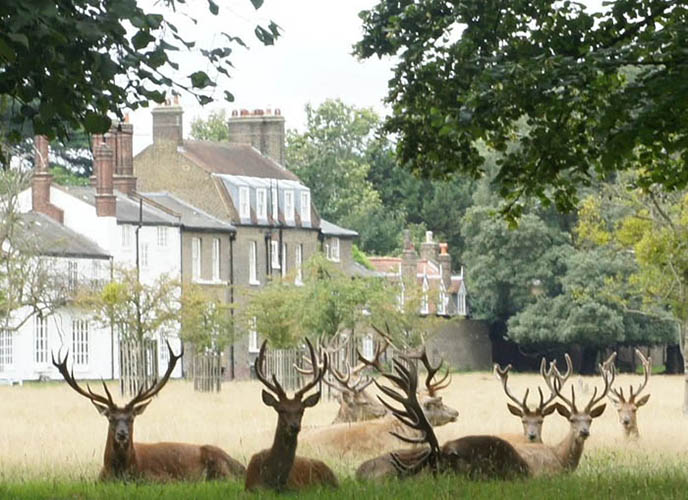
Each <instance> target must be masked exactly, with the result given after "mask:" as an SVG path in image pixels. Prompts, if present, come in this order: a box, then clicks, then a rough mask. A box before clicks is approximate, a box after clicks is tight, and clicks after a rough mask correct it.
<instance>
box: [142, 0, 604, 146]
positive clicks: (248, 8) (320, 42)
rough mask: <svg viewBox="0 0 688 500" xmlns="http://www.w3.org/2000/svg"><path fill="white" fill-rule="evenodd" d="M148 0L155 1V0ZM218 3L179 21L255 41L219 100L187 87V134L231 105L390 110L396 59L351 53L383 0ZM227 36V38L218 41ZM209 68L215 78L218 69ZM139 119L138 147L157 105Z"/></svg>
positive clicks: (192, 60)
mask: <svg viewBox="0 0 688 500" xmlns="http://www.w3.org/2000/svg"><path fill="white" fill-rule="evenodd" d="M140 1H142V3H149V4H150V3H152V2H153V1H154V0H140ZM601 2H602V0H583V2H582V3H585V4H587V5H589V6H591V7H593V8H594V9H596V10H598V9H600V8H601ZM217 3H218V5H220V12H219V15H218V16H212V15H210V14H209V13H208V11H207V8H206V4H205V2H198V5H199V6H201V5H202V9H200V8H199V9H198V10H199V12H197V13H196V15H197V16H198V17H199V20H200V22H199V24H198V25H197V26H195V27H194V26H192V25H190V23H185V20H184V19H181V18H179V19H178V18H175V19H171V21H172V22H173V23H174V24H176V25H177V27H178V28H180V29H182V28H183V29H184V30H185V31H186V33H187V34H188V33H194V31H193V30H195V32H196V33H197V36H198V37H199V42H200V44H202V45H204V46H206V47H207V46H208V45H211V46H212V42H213V41H214V39H213V34H214V33H220V32H221V31H226V32H229V33H230V34H233V35H234V34H239V35H240V36H241V37H242V38H243V40H244V41H245V42H246V43H247V44H248V45H249V46H250V49H249V50H245V49H242V48H241V47H237V48H236V49H235V51H234V53H233V54H232V62H233V64H234V67H235V69H234V72H233V75H232V78H231V79H230V80H227V79H223V82H222V83H221V85H219V86H218V88H217V90H216V95H217V98H218V100H217V101H216V102H214V103H211V104H209V105H207V106H205V107H201V106H200V105H199V104H198V103H197V102H196V100H195V99H194V98H193V96H190V95H182V97H181V103H182V105H183V107H184V131H185V135H187V136H188V133H189V131H190V129H191V122H192V121H193V120H194V119H195V118H198V117H203V118H204V117H207V115H208V114H209V113H210V112H212V111H215V110H218V109H221V108H224V109H226V110H227V111H228V112H231V111H232V110H234V109H236V110H239V109H249V110H253V109H260V108H271V109H275V108H279V109H280V110H281V111H282V115H284V116H285V118H286V125H287V128H297V129H300V130H303V128H304V127H305V112H304V107H305V105H306V104H307V103H311V104H312V105H314V106H317V105H319V104H320V103H322V102H323V101H324V100H326V99H328V98H340V99H342V101H344V102H345V103H346V104H350V105H356V106H359V107H373V108H374V109H375V110H376V111H377V112H378V113H379V114H381V115H384V114H385V107H384V104H383V102H382V100H383V99H384V97H385V96H386V95H387V81H388V80H389V79H390V78H391V76H392V74H391V67H392V62H391V61H390V60H389V59H383V60H379V59H377V58H371V59H368V60H366V61H363V62H359V61H358V60H357V59H356V58H354V57H353V56H352V55H351V52H352V45H353V44H354V43H355V42H357V41H358V40H359V39H360V37H361V32H362V30H361V20H360V19H359V18H358V13H359V12H360V11H361V10H364V9H369V8H372V7H373V6H374V5H375V4H376V3H377V0H289V1H285V0H265V3H264V4H263V6H262V7H261V8H260V9H259V10H258V11H256V10H255V9H254V8H253V6H252V5H251V2H250V0H228V1H224V2H222V1H217ZM225 4H228V5H229V6H226V5H225ZM270 20H273V21H275V22H276V23H277V24H278V25H279V26H280V27H281V28H282V36H281V37H280V38H279V39H278V40H277V42H276V43H275V45H273V46H268V47H265V46H263V45H262V44H261V43H260V42H259V41H258V40H257V39H256V38H255V36H254V35H253V28H254V27H255V25H256V23H257V22H260V23H261V24H263V25H267V23H268V21H270ZM187 36H188V35H187ZM223 41H224V39H223V38H221V39H219V40H218V45H219V44H221V43H222V42H223ZM199 65H201V66H199ZM198 69H204V70H208V67H207V65H205V64H204V60H203V58H202V56H201V55H200V54H195V55H194V54H190V55H189V56H188V57H185V61H184V62H183V63H182V70H183V71H182V74H183V75H188V74H190V73H192V72H193V71H196V70H198ZM208 73H209V75H210V76H211V78H212V77H213V76H214V75H213V74H212V73H211V72H210V71H208ZM224 90H229V91H230V92H232V93H233V94H234V97H235V101H234V102H233V103H228V102H226V101H224V99H223V97H222V96H223V95H224ZM131 119H132V122H133V124H134V153H135V154H136V153H137V152H138V151H140V150H141V149H143V148H144V147H145V146H147V145H148V144H150V143H151V142H152V131H151V127H152V122H151V115H150V108H148V109H147V108H142V109H139V110H136V111H135V112H134V113H133V114H132V116H131Z"/></svg>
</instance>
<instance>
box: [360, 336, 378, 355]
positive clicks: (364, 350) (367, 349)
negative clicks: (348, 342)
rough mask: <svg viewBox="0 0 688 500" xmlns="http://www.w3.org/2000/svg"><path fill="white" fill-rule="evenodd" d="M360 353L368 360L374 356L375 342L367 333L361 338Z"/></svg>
mask: <svg viewBox="0 0 688 500" xmlns="http://www.w3.org/2000/svg"><path fill="white" fill-rule="evenodd" d="M361 354H363V357H364V358H365V359H368V360H371V359H373V358H374V357H375V342H373V336H372V335H370V334H367V335H364V336H363V337H362V338H361Z"/></svg>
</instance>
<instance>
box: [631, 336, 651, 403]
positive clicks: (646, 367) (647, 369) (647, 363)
mask: <svg viewBox="0 0 688 500" xmlns="http://www.w3.org/2000/svg"><path fill="white" fill-rule="evenodd" d="M635 353H636V354H637V355H638V357H639V358H640V362H641V363H642V364H643V382H642V383H641V384H640V385H639V386H638V389H636V391H635V393H634V392H633V387H632V386H631V388H630V389H629V390H630V391H631V401H635V398H636V397H637V396H638V394H640V393H641V391H642V390H643V389H645V386H646V385H647V381H648V380H649V378H650V373H652V357H650V356H648V357H647V358H646V357H645V356H644V355H643V353H642V352H640V349H637V348H636V350H635Z"/></svg>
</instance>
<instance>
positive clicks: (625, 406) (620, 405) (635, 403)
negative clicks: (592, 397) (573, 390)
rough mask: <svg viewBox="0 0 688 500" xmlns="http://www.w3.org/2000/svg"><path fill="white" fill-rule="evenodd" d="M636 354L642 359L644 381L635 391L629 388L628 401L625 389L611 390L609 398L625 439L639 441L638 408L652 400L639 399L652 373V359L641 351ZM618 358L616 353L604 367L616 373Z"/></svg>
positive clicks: (645, 397)
mask: <svg viewBox="0 0 688 500" xmlns="http://www.w3.org/2000/svg"><path fill="white" fill-rule="evenodd" d="M635 353H636V354H637V355H638V357H639V358H640V362H641V363H642V364H643V381H642V383H641V384H640V385H639V386H638V388H637V389H636V390H635V391H634V390H633V385H630V386H629V387H628V399H627V398H626V395H625V394H624V390H623V389H618V390H617V389H615V388H613V387H612V388H611V390H610V394H609V395H608V396H607V397H608V398H609V399H610V401H611V402H612V403H614V406H615V407H616V411H617V412H618V414H619V422H620V423H621V425H622V426H623V433H624V437H625V438H627V439H638V437H639V436H640V433H639V432H638V419H637V415H636V413H637V411H638V408H640V407H641V406H643V405H644V404H645V403H647V401H648V400H649V399H650V395H649V394H645V395H644V396H643V397H641V398H640V399H638V396H639V395H640V393H641V392H642V391H643V389H645V386H646V385H647V381H648V379H649V378H650V373H651V372H652V358H650V357H647V358H646V357H645V356H644V355H643V353H642V352H640V350H639V349H636V350H635ZM615 358H616V353H613V354H612V355H611V356H610V357H609V359H607V361H605V362H604V366H605V367H606V368H607V369H608V370H610V371H614V372H616V368H615V367H614V359H615Z"/></svg>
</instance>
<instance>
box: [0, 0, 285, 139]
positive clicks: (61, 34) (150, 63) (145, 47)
mask: <svg viewBox="0 0 688 500" xmlns="http://www.w3.org/2000/svg"><path fill="white" fill-rule="evenodd" d="M251 2H252V4H253V6H254V7H255V8H256V9H257V8H259V7H260V6H261V5H262V2H259V1H256V0H251ZM153 8H154V9H155V12H154V11H153ZM201 9H202V10H205V9H207V10H208V11H209V12H210V14H212V15H215V16H218V15H225V16H226V15H228V11H227V10H226V8H225V7H224V6H223V5H222V3H220V4H218V3H216V2H214V1H212V0H208V1H207V2H206V1H201V0H190V1H188V2H187V1H182V0H162V1H160V2H156V3H155V6H154V7H150V8H149V7H144V6H142V3H141V2H137V1H136V0H113V1H108V2H101V1H99V0H67V1H60V2H54V1H52V0H32V1H31V2H2V3H1V4H0V100H2V101H4V103H5V104H6V105H8V106H9V107H10V110H11V113H10V120H9V123H7V124H4V125H5V128H6V130H7V129H8V130H9V140H10V142H15V143H16V142H18V141H19V139H20V138H21V136H22V135H25V134H32V133H36V134H45V135H48V136H50V137H51V138H52V137H59V138H65V137H66V136H67V133H68V131H69V130H70V129H79V128H81V127H83V128H85V129H86V131H87V132H95V133H98V132H100V133H102V132H105V131H106V130H107V129H108V128H109V126H110V120H109V118H108V114H114V115H117V116H118V117H120V118H122V113H123V110H124V109H127V108H128V109H136V108H138V107H140V106H144V107H145V106H147V105H148V103H149V102H150V101H154V102H162V101H164V100H165V98H166V90H165V89H170V88H172V89H177V90H184V91H188V92H190V93H192V94H193V95H194V96H195V97H196V99H197V100H198V101H199V102H200V103H201V104H206V103H208V102H211V101H213V100H214V99H215V97H214V90H215V89H214V87H215V86H216V78H215V77H214V75H209V74H208V73H207V72H206V71H202V70H199V71H195V72H193V73H191V74H189V75H186V76H180V75H179V74H178V70H180V61H181V59H182V57H183V56H184V54H185V53H188V52H199V53H200V56H199V57H202V58H204V60H205V61H207V64H198V65H197V66H200V67H207V68H211V69H212V71H213V72H216V73H217V77H218V78H221V77H222V76H225V77H229V76H230V71H231V70H232V63H231V60H230V56H231V55H232V50H233V48H234V47H237V46H239V47H244V48H246V47H247V44H246V43H245V42H244V40H242V39H241V38H240V37H238V36H235V35H232V34H230V33H227V32H221V33H218V35H219V36H217V37H215V38H214V43H213V47H212V48H203V47H198V46H197V45H196V41H195V40H194V33H192V32H191V31H190V30H189V29H184V28H182V27H181V25H180V27H177V26H176V25H175V24H173V23H172V22H171V21H170V19H173V15H174V16H175V18H177V19H184V18H185V19H186V20H185V23H186V22H187V21H190V22H191V24H192V25H193V26H194V27H195V29H198V18H199V16H200V15H201V13H202V10H201ZM204 29H205V28H204ZM255 34H256V37H257V38H258V39H259V41H260V42H261V43H263V44H266V45H271V44H273V43H274V41H275V39H276V38H277V37H278V36H279V27H278V26H277V25H276V24H275V23H274V22H270V23H268V24H267V25H266V26H260V25H259V26H257V27H256V29H255ZM224 95H225V98H226V99H227V100H230V101H231V100H232V99H233V96H232V94H231V93H230V92H228V91H225V93H224Z"/></svg>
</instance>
